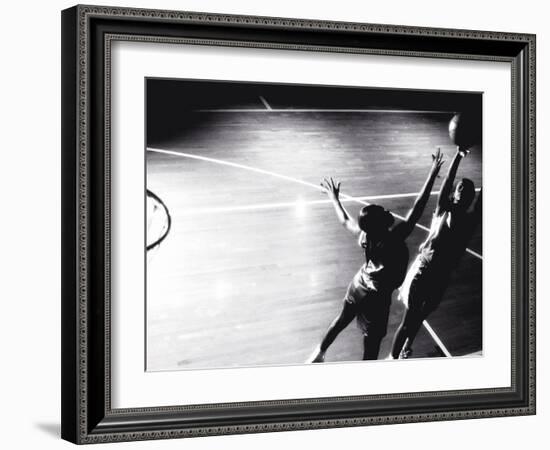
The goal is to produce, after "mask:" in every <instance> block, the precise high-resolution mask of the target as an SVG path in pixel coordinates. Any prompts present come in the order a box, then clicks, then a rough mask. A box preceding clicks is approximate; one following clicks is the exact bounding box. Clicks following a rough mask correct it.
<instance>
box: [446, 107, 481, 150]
mask: <svg viewBox="0 0 550 450" xmlns="http://www.w3.org/2000/svg"><path fill="white" fill-rule="evenodd" d="M449 137H450V138H451V141H452V142H453V144H455V145H458V146H459V147H471V146H472V145H474V144H479V143H480V142H481V116H480V115H478V114H472V113H458V114H455V115H454V116H453V118H452V119H451V121H450V122H449Z"/></svg>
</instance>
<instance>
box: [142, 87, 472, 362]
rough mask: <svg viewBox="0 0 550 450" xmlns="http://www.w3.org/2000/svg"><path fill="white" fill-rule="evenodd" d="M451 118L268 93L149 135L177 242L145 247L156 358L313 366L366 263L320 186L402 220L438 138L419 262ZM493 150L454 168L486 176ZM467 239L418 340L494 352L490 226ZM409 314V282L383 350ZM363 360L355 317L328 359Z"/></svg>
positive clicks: (448, 150) (439, 347)
mask: <svg viewBox="0 0 550 450" xmlns="http://www.w3.org/2000/svg"><path fill="white" fill-rule="evenodd" d="M452 115H453V110H446V111H445V110H441V109H426V110H424V109H416V110H408V109H398V108H395V107H394V108H391V109H383V108H381V107H376V108H371V109H368V108H364V103H363V102H359V101H357V102H354V101H353V100H351V101H350V99H347V100H346V101H345V102H339V101H337V100H335V99H334V98H330V99H328V100H326V101H323V99H320V98H315V99H314V100H312V99H309V100H308V99H295V98H294V99H293V98H289V96H284V95H282V96H277V95H275V94H274V93H270V91H267V93H265V92H259V93H255V94H254V95H243V98H242V99H240V100H239V101H232V102H231V104H230V105H229V106H228V102H220V103H219V104H216V102H215V101H213V100H212V99H210V100H209V102H208V104H206V103H205V105H202V106H201V107H197V108H195V109H194V110H193V111H185V113H182V114H181V125H182V126H181V131H178V127H177V122H178V120H179V119H178V118H177V117H176V118H175V119H174V118H173V117H172V119H171V120H173V121H175V123H176V127H175V128H174V129H175V130H176V131H174V132H171V133H166V134H165V135H164V136H159V135H157V136H155V137H154V139H153V138H150V139H148V142H147V150H146V164H147V188H148V189H150V190H151V191H153V192H154V193H155V194H156V195H158V196H159V197H160V198H161V199H162V201H163V202H164V203H165V204H166V206H167V208H168V209H169V211H170V215H171V218H172V224H171V229H170V232H169V234H168V235H167V237H166V239H165V240H164V241H163V243H162V244H161V245H160V246H158V247H157V248H155V249H154V250H153V251H151V252H150V254H148V255H147V300H146V311H147V323H146V330H147V332H146V335H147V361H146V366H147V370H152V371H156V370H182V369H198V368H217V367H240V366H258V365H280V364H301V363H303V362H304V361H305V360H306V359H307V357H308V356H309V355H310V353H311V352H312V350H313V349H314V347H315V346H316V345H317V344H318V343H319V342H320V340H321V338H322V337H323V335H324V333H325V331H326V329H327V327H328V325H329V324H330V322H331V321H332V320H333V319H334V317H335V316H336V315H337V314H338V313H339V311H340V309H341V304H342V299H343V296H344V294H345V292H346V288H347V285H348V284H349V282H350V281H351V279H352V277H353V275H354V274H355V273H356V272H357V270H358V269H359V268H360V266H361V265H362V264H363V262H364V254H363V251H362V249H361V248H360V247H358V246H357V243H356V241H355V238H354V237H353V236H351V235H350V234H348V233H347V232H346V231H345V229H344V228H343V227H342V226H341V225H340V224H339V222H338V220H337V218H336V215H335V213H334V210H333V207H332V204H331V203H330V201H329V200H328V198H327V196H326V195H325V194H323V193H322V191H321V190H320V186H319V182H320V181H321V179H322V178H323V177H326V176H332V177H334V178H335V179H337V180H339V181H341V182H342V187H341V198H342V200H343V205H344V206H345V207H346V209H347V210H348V211H349V212H350V213H351V214H352V215H353V216H356V215H357V213H358V211H359V209H360V208H361V207H362V206H363V205H365V204H368V203H377V204H380V205H382V206H384V207H385V208H387V209H389V210H390V211H391V212H392V213H394V214H395V215H396V217H398V218H399V217H404V216H406V214H407V212H408V210H409V209H410V208H411V207H412V205H413V202H414V200H415V198H416V195H417V193H418V192H419V191H420V189H421V187H422V185H423V183H424V180H425V178H426V176H427V174H428V171H429V168H430V165H431V154H432V153H434V152H435V150H436V148H437V147H441V150H442V152H443V153H444V154H445V160H446V161H447V162H446V163H445V165H444V166H443V168H442V171H441V177H440V178H438V180H437V181H436V183H435V186H434V192H433V195H431V197H430V201H429V203H428V206H427V207H426V210H425V211H424V214H423V216H422V218H421V219H420V221H419V224H418V226H417V227H416V228H415V230H414V232H413V234H412V235H411V236H410V237H409V239H408V241H407V243H408V247H409V252H410V259H411V260H412V259H413V258H414V257H415V255H416V252H417V249H418V246H419V245H420V243H421V242H423V240H424V239H425V238H426V235H427V228H426V227H429V224H430V219H431V214H432V213H433V210H434V206H435V202H436V199H437V195H436V194H437V191H438V190H439V186H440V184H441V181H442V179H443V177H444V175H445V173H446V170H447V168H448V165H449V164H450V160H451V158H452V155H453V154H454V151H455V148H454V146H452V144H451V142H450V140H449V136H448V123H449V119H450V118H451V117H452ZM157 119H158V118H157ZM158 120H161V119H158ZM190 123H192V126H189V124H190ZM481 156H482V155H481V150H480V149H479V148H477V147H476V148H474V149H473V150H472V153H471V155H469V156H468V157H466V158H465V159H464V161H463V162H462V163H461V166H460V168H459V171H458V175H457V180H458V179H460V177H462V176H465V177H468V178H470V179H471V180H472V181H473V182H474V183H475V186H476V188H479V187H481V185H482V165H481V160H482V158H481ZM468 247H469V250H468V252H466V253H465V255H464V257H463V258H462V260H461V263H460V266H459V268H458V269H457V270H456V272H455V274H454V276H453V278H452V284H451V286H450V287H449V289H448V290H447V292H446V295H445V297H444V300H443V302H442V304H441V307H440V308H439V309H438V310H437V311H435V312H434V313H433V314H432V315H431V316H430V317H429V318H428V324H427V326H426V327H423V328H422V329H421V331H420V333H419V335H418V337H417V339H416V341H415V345H414V355H413V357H415V358H418V357H448V356H453V357H454V356H467V355H474V354H477V355H479V354H480V353H481V351H482V291H481V286H482V284H481V276H482V240H481V227H479V228H478V229H477V230H476V232H475V235H474V236H473V237H472V239H471V241H470V243H469V245H468ZM402 314H403V306H402V304H401V303H400V302H399V301H398V300H397V292H396V293H394V296H393V302H392V308H391V313H390V319H389V324H388V332H387V335H386V337H385V339H384V341H383V343H382V347H381V352H380V358H381V359H384V358H385V357H386V356H388V354H389V351H390V347H391V341H392V339H393V335H394V333H395V330H396V328H397V326H398V325H399V323H400V321H401V318H402ZM361 357H362V337H361V334H360V332H359V330H358V329H357V327H356V326H355V322H353V323H352V324H351V325H350V326H349V327H348V328H347V329H346V330H345V331H344V332H343V333H341V334H340V335H339V336H338V338H337V339H336V341H335V342H334V344H333V345H332V346H331V347H330V348H329V350H328V352H327V355H326V361H327V362H332V361H357V360H360V359H361ZM388 363H390V364H391V363H393V362H391V361H390V362H388Z"/></svg>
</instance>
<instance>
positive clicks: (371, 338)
mask: <svg viewBox="0 0 550 450" xmlns="http://www.w3.org/2000/svg"><path fill="white" fill-rule="evenodd" d="M383 338H384V335H383V334H381V333H368V334H363V359H364V360H375V359H378V354H379V353H380V344H381V343H382V339H383Z"/></svg>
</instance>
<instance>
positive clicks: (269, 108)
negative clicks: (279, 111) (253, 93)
mask: <svg viewBox="0 0 550 450" xmlns="http://www.w3.org/2000/svg"><path fill="white" fill-rule="evenodd" d="M260 101H261V102H262V103H263V104H264V106H265V109H266V110H267V111H273V110H272V109H271V106H269V103H267V100H266V99H265V98H264V97H262V96H261V95H260ZM262 111H264V110H263V109H262Z"/></svg>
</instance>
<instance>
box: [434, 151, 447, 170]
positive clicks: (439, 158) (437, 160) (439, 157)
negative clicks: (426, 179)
mask: <svg viewBox="0 0 550 450" xmlns="http://www.w3.org/2000/svg"><path fill="white" fill-rule="evenodd" d="M444 163H445V160H444V159H443V153H441V149H440V148H439V147H438V148H437V151H436V152H435V154H434V155H432V174H434V175H437V174H438V173H439V170H440V169H441V166H442V165H443V164H444Z"/></svg>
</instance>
